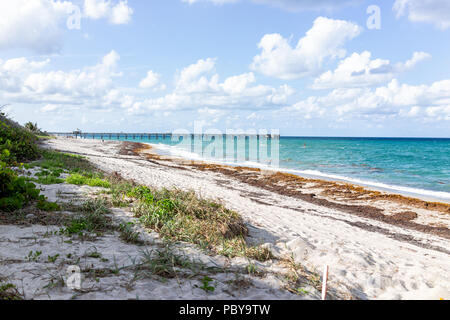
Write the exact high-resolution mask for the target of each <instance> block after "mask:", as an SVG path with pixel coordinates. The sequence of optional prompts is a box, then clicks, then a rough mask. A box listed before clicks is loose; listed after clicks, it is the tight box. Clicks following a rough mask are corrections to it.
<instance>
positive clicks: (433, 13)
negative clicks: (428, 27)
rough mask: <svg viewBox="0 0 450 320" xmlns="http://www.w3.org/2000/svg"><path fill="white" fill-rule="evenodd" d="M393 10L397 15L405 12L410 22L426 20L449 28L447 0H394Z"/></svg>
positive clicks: (442, 27)
mask: <svg viewBox="0 0 450 320" xmlns="http://www.w3.org/2000/svg"><path fill="white" fill-rule="evenodd" d="M393 10H394V11H396V13H397V17H401V16H403V15H405V14H406V15H407V16H408V19H409V20H410V21H412V22H427V23H431V24H434V25H435V26H436V27H438V28H440V29H448V28H450V1H448V0H396V1H395V3H394V7H393Z"/></svg>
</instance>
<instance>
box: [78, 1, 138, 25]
mask: <svg viewBox="0 0 450 320" xmlns="http://www.w3.org/2000/svg"><path fill="white" fill-rule="evenodd" d="M84 14H85V16H86V17H89V18H91V19H101V18H106V19H108V20H109V21H110V22H111V23H113V24H127V23H128V22H130V20H131V16H132V15H133V9H132V8H131V7H129V6H128V1H123V0H121V1H120V2H118V3H114V2H112V1H111V0H84Z"/></svg>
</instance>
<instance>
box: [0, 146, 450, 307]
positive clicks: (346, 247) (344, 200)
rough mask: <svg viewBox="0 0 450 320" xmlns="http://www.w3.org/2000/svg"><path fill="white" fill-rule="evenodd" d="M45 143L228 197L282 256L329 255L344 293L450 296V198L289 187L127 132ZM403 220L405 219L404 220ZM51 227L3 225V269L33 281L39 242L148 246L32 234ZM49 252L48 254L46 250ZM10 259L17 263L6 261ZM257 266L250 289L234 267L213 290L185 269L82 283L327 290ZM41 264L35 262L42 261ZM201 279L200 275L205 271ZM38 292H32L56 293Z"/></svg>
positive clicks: (199, 295)
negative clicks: (146, 146) (160, 147)
mask: <svg viewBox="0 0 450 320" xmlns="http://www.w3.org/2000/svg"><path fill="white" fill-rule="evenodd" d="M46 143H47V145H48V146H49V147H51V148H54V149H57V150H60V151H64V152H70V153H76V154H80V155H84V156H86V157H87V158H88V159H89V160H90V161H91V162H92V163H94V164H95V165H96V166H98V167H99V168H100V169H101V170H104V171H106V172H109V173H113V172H118V173H120V174H121V175H122V177H124V178H126V179H132V180H135V181H136V182H138V183H141V184H146V185H149V186H155V187H166V188H171V187H177V188H181V189H193V190H195V192H196V193H197V194H198V195H200V196H202V197H205V198H212V199H216V200H220V201H222V202H223V203H224V204H225V205H226V206H227V207H228V208H229V209H232V210H235V211H237V212H238V213H239V214H241V215H242V216H243V218H244V219H245V222H246V223H247V225H248V228H249V231H250V236H249V241H250V242H253V243H263V244H265V245H266V246H267V247H269V248H271V250H272V251H273V253H274V254H275V255H276V256H277V257H280V258H281V257H288V256H293V257H294V259H295V261H296V262H297V263H299V264H302V265H304V266H306V267H307V268H308V270H311V271H316V272H318V273H321V270H322V269H323V266H324V265H329V267H330V281H329V286H330V288H332V291H334V292H335V293H336V297H338V298H356V299H441V298H444V299H450V274H449V272H448V270H449V269H450V268H449V267H450V259H449V254H450V241H449V233H448V228H449V226H450V215H449V214H448V212H446V210H447V209H446V207H444V208H443V209H442V208H438V209H436V208H434V207H433V206H431V205H429V206H428V205H425V206H423V205H417V204H415V203H414V202H408V201H406V202H405V201H403V200H402V201H403V202H402V201H398V199H397V200H395V199H394V200H392V199H391V198H390V197H389V196H386V195H383V196H382V197H378V199H377V200H374V199H370V197H368V198H367V199H366V198H364V197H351V198H349V197H348V196H347V197H346V196H345V195H343V194H342V192H323V191H324V188H325V189H326V188H328V189H327V190H328V191H330V188H331V190H334V189H333V188H334V187H332V186H331V187H330V186H329V185H328V186H327V185H325V184H324V185H320V184H317V183H316V182H314V181H313V180H311V181H309V182H308V181H306V182H305V183H304V184H303V187H298V189H299V190H294V189H295V188H294V189H290V191H287V192H282V190H288V189H289V188H288V186H287V185H283V184H278V185H277V186H278V187H277V188H275V187H274V186H275V184H273V185H272V184H270V183H268V184H266V185H264V186H262V185H261V184H258V183H254V180H252V179H247V178H246V179H242V178H241V177H242V176H243V175H242V174H244V176H245V174H247V173H248V174H250V175H251V174H252V171H251V170H250V171H249V172H246V171H245V170H242V169H241V170H238V172H236V173H235V174H228V173H226V172H225V173H224V172H222V173H221V172H217V171H220V170H205V168H202V166H201V165H198V164H194V165H193V164H188V163H186V162H184V161H181V160H174V159H162V158H160V157H158V156H154V155H148V154H146V153H145V152H142V153H141V154H136V152H134V151H133V150H128V151H127V149H126V148H125V149H124V148H123V143H121V142H114V141H108V142H103V143H102V142H101V141H98V140H76V139H67V138H58V139H54V140H49V141H48V142H46ZM124 150H125V151H126V152H124ZM239 174H240V175H239ZM258 175H259V176H260V177H259V179H263V178H264V177H265V176H267V177H271V176H272V175H273V172H272V173H271V172H259V173H258ZM261 177H262V178H261ZM260 181H266V180H260ZM267 181H270V179H268V180H267ZM62 186H64V185H62ZM66 188H67V187H66ZM302 188H303V189H302ZM300 189H301V190H300ZM49 192H50V191H49ZM53 192H54V191H53ZM307 193H315V196H314V197H306V196H304V194H307ZM311 199H313V200H311ZM430 208H431V209H430ZM408 212H409V214H408ZM411 212H412V213H411ZM116 213H117V217H120V216H122V217H125V216H127V215H129V214H128V213H126V212H116ZM396 215H397V216H398V215H400V216H401V217H402V218H401V219H394V218H392V219H391V217H397V216H396ZM404 217H407V218H406V219H405V218H404ZM397 220H398V221H406V222H399V223H397V222H396V221H397ZM42 228H44V227H38V226H28V227H18V226H0V237H1V238H0V242H1V243H2V245H1V246H0V258H1V259H2V260H3V261H0V274H2V275H5V274H8V272H9V273H10V275H9V276H10V278H12V279H13V280H15V281H17V280H18V279H30V281H31V278H30V275H29V273H28V272H27V271H26V270H24V267H23V266H22V267H21V264H22V263H23V261H22V260H23V257H24V256H26V254H27V253H28V251H30V250H31V249H32V248H34V247H33V246H37V247H39V246H40V247H44V248H48V250H49V253H48V254H49V255H50V253H51V252H62V254H66V252H71V251H74V250H76V251H77V254H78V255H81V256H82V255H83V254H84V252H83V251H86V250H88V249H89V248H90V247H91V246H95V247H97V248H99V251H100V250H104V251H105V252H107V253H106V254H105V255H107V256H108V259H109V260H110V261H111V259H112V256H116V257H117V259H119V260H120V261H121V263H122V261H126V257H128V259H129V258H130V256H131V257H133V256H134V257H136V256H138V254H139V252H138V249H137V248H136V247H135V246H134V247H133V246H132V245H129V244H124V243H122V242H120V241H119V240H118V239H117V237H114V236H111V235H110V236H108V237H109V238H108V237H106V238H105V239H101V240H99V241H98V242H96V243H95V244H89V243H87V244H84V243H83V244H77V245H76V246H73V245H69V244H64V242H61V241H60V240H58V237H50V238H49V239H45V240H39V241H43V243H41V244H39V242H36V241H37V240H30V239H34V238H35V236H34V235H36V234H40V233H43V232H45V230H46V229H42ZM148 237H154V239H153V238H152V241H156V240H155V239H157V236H156V235H152V234H150V235H148ZM33 241H35V242H33ZM149 243H151V241H150V242H149ZM5 244H6V245H5ZM147 245H149V246H151V244H147ZM181 247H182V248H181V249H183V250H184V251H185V252H188V253H187V254H188V255H189V257H191V258H194V259H197V258H198V259H201V260H205V261H206V260H207V259H210V260H211V259H212V260H211V261H212V262H211V261H210V262H211V263H214V264H221V263H222V264H226V265H228V266H230V267H231V269H233V268H243V267H244V268H245V266H246V264H248V262H247V261H242V259H241V260H240V259H233V260H232V261H223V260H224V259H223V258H222V257H208V256H206V255H205V254H203V253H201V252H200V251H199V250H197V249H195V248H192V247H191V246H188V245H182V246H181ZM186 250H187V251H186ZM45 254H46V255H47V252H45ZM62 254H61V255H62ZM16 260H17V261H16ZM4 261H16V262H17V263H15V264H14V263H12V264H5V262H4ZM89 262H90V261H87V263H89ZM123 263H125V262H123ZM258 267H259V268H260V269H261V270H265V271H267V273H266V275H265V276H264V277H252V278H251V279H250V280H251V281H250V283H251V285H250V286H249V288H246V289H245V290H243V291H242V292H240V291H239V292H238V291H233V290H232V289H231V290H230V282H227V281H230V278H227V277H236V275H235V273H232V272H231V273H223V274H219V275H214V279H217V280H216V281H217V288H218V289H216V291H215V292H214V293H212V294H210V293H209V294H208V293H205V292H204V291H203V290H201V289H198V288H196V287H195V286H193V285H192V283H189V281H184V280H183V281H178V282H177V280H176V279H174V280H171V281H170V282H169V284H167V283H160V282H158V281H156V280H148V279H147V280H142V281H143V282H139V283H136V284H135V285H134V286H133V287H132V289H131V290H130V291H128V290H127V288H128V289H129V286H128V285H127V284H128V283H129V282H130V277H131V274H127V273H126V270H124V271H123V272H124V274H123V278H120V280H117V281H119V283H120V284H119V283H116V282H115V280H114V279H115V278H114V277H106V278H105V280H103V279H100V284H102V285H103V287H102V286H100V285H99V284H98V283H92V285H93V286H94V287H95V285H97V286H100V287H99V288H97V289H95V290H94V289H93V291H91V292H86V293H83V294H81V293H80V294H81V296H80V297H81V298H83V299H91V298H106V299H126V298H136V296H138V297H139V298H143V299H148V298H150V299H171V298H172V299H191V298H194V299H205V298H211V299H217V298H222V299H228V298H233V297H235V296H237V297H239V298H240V299H245V298H248V299H292V298H311V299H316V298H319V294H318V292H316V291H315V290H314V289H313V288H308V290H309V292H310V293H309V294H307V295H306V296H303V297H301V296H297V295H293V294H290V293H288V292H287V291H285V290H283V289H282V286H283V281H282V277H280V276H279V274H280V273H283V272H285V270H283V269H282V267H281V266H280V264H279V263H277V261H269V262H267V263H265V264H260V265H258ZM27 268H28V267H27ZM33 268H34V267H33ZM33 268H30V270H31V271H32V270H34V269H33ZM36 270H40V271H39V272H41V273H42V266H37V265H36V269H35V271H36ZM53 271H55V270H53ZM39 272H38V273H39ZM30 273H33V272H30ZM37 278H38V279H39V280H36V281H41V282H42V281H43V280H41V278H39V277H37ZM103 281H105V283H103ZM193 281H197V282H196V283H198V279H196V280H193ZM41 285H42V283H39V284H38V285H34V286H32V287H33V288H34V289H36V291H39V290H37V289H38V288H40V287H42V286H41ZM105 288H109V289H107V290H106V289H105ZM60 291H61V292H63V293H64V294H62V293H61V294H59V293H55V292H54V290H53V291H51V292H52V295H50V297H51V298H67V297H70V296H72V295H73V292H72V293H70V292H66V291H67V290H66V291H64V290H63V289H61V290H60ZM27 292H30V290H27ZM39 294H40V295H36V296H33V295H32V297H48V296H45V295H44V296H43V295H42V293H39ZM47 294H48V291H47Z"/></svg>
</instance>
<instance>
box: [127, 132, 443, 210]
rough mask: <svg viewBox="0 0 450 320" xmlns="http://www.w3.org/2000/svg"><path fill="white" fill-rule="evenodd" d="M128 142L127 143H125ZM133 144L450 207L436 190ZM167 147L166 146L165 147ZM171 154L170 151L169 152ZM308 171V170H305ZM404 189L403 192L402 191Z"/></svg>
mask: <svg viewBox="0 0 450 320" xmlns="http://www.w3.org/2000/svg"><path fill="white" fill-rule="evenodd" d="M124 142H126V141H124ZM129 142H133V143H142V144H145V145H149V146H151V147H152V148H154V149H155V151H156V153H157V154H158V155H160V156H164V157H168V158H174V159H182V160H185V161H198V162H203V163H210V164H215V165H224V166H229V167H242V168H248V169H255V168H256V169H260V170H266V171H271V172H281V173H286V174H293V175H296V176H299V177H301V178H304V179H311V180H322V181H324V182H338V183H346V184H351V185H354V186H355V187H363V188H366V189H368V190H369V191H375V192H385V193H391V194H395V195H399V196H404V197H407V198H416V199H418V200H423V201H427V202H441V203H444V204H449V205H450V193H448V192H444V191H436V190H428V189H414V188H411V187H406V186H399V185H389V184H386V183H384V182H376V181H367V182H366V181H363V180H360V179H357V178H351V177H344V176H343V177H340V176H338V175H335V174H327V173H322V172H319V173H320V174H314V173H311V174H308V173H304V172H301V171H302V170H297V169H290V168H282V167H276V168H275V167H270V166H258V165H254V166H252V165H249V164H248V162H247V161H245V162H242V163H238V162H234V163H232V162H227V161H218V160H214V159H202V158H197V159H191V158H186V157H183V156H180V155H171V154H165V153H164V150H162V148H161V147H162V145H160V144H153V143H146V142H134V141H129ZM164 146H165V145H164ZM169 152H170V151H169ZM305 171H308V170H305ZM402 189H403V190H402ZM414 190H418V192H414ZM420 192H423V193H429V194H430V193H431V194H444V195H443V196H444V197H439V196H437V195H426V194H423V193H420Z"/></svg>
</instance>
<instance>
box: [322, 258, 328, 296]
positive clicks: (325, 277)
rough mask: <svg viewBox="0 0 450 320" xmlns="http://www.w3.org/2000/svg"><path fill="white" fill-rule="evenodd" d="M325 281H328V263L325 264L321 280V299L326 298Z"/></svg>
mask: <svg viewBox="0 0 450 320" xmlns="http://www.w3.org/2000/svg"><path fill="white" fill-rule="evenodd" d="M327 281H328V265H325V268H324V270H323V280H322V300H326V298H327Z"/></svg>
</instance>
